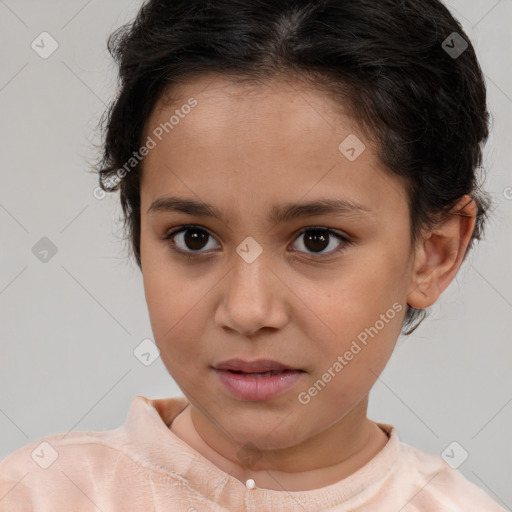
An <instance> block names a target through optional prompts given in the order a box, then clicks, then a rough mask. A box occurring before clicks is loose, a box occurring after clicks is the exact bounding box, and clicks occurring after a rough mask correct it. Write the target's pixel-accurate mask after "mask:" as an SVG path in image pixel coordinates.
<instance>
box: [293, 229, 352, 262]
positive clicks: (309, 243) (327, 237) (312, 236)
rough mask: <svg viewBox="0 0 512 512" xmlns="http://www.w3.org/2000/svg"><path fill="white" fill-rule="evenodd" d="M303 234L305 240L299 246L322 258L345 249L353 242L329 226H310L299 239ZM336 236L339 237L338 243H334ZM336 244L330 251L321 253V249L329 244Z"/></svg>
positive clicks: (315, 256)
mask: <svg viewBox="0 0 512 512" xmlns="http://www.w3.org/2000/svg"><path fill="white" fill-rule="evenodd" d="M303 235H306V236H305V237H304V241H303V242H301V243H300V244H299V246H303V247H305V248H306V249H307V250H311V251H313V252H312V253H309V254H311V255H313V257H314V258H322V257H325V255H326V254H328V255H329V254H334V253H338V252H341V251H343V250H344V249H346V247H347V246H348V245H349V244H350V243H352V242H351V240H350V239H349V238H347V237H346V236H343V235H342V234H341V233H338V232H336V231H333V230H332V229H329V228H323V227H309V228H305V229H303V230H302V231H301V232H300V233H299V236H298V238H297V240H299V239H300V238H301V237H302V236H303ZM333 237H335V238H337V239H338V242H339V243H338V245H337V246H336V244H335V243H334V244H333V243H332V238H333ZM333 245H334V246H335V247H334V249H332V250H330V251H326V253H322V254H320V251H323V250H324V249H326V248H328V247H329V246H330V247H332V246H333Z"/></svg>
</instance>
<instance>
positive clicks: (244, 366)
mask: <svg viewBox="0 0 512 512" xmlns="http://www.w3.org/2000/svg"><path fill="white" fill-rule="evenodd" d="M109 49H110V51H111V53H112V54H113V55H114V57H115V58H116V59H117V62H118V63H119V69H120V80H121V88H120V92H119V95H118V97H117V99H116V100H115V102H114V104H113V105H112V108H111V109H110V110H109V111H108V116H107V125H106V134H105V141H104V154H103V158H102V161H101V164H100V166H99V167H100V169H99V172H100V178H101V179H100V185H101V187H102V189H103V190H106V191H110V190H120V197H121V204H122V207H123V211H124V214H125V220H126V226H127V228H128V233H129V236H130V240H131V244H132V247H133V251H134V255H135V258H136V261H137V263H138V265H139V267H140V269H141V271H142V275H143V279H144V290H145V295H146V299H147V304H148V310H149V315H150V319H151V325H152V329H153V334H154V338H155V342H156V345H157V346H158V349H159V350H160V355H161V357H162V360H163V362H164V364H165V366H166V367H167V369H168V370H169V372H170V374H171V375H172V377H173V378H174V379H175V381H176V382H177V384H178V386H179V387H180V389H181V390H182V391H183V394H184V395H185V397H186V398H178V397H172V398H168V399H158V400H150V399H148V398H146V397H142V396H138V397H136V398H135V399H134V401H133V403H132V407H131V409H130V412H129V415H128V417H127V420H126V422H125V424H124V425H122V426H121V427H119V428H118V429H116V430H112V431H105V432H72V433H70V434H69V435H66V436H65V437H63V436H58V435H55V436H47V437H45V438H44V439H42V440H39V441H37V442H35V443H32V444H30V445H27V446H26V447H24V448H22V449H21V450H18V451H16V452H15V453H13V454H11V455H10V456H9V457H7V458H6V459H5V460H4V461H3V462H2V464H1V466H0V470H1V473H0V474H1V479H0V510H2V511H7V510H8V511H13V510H37V511H50V510H52V511H53V510H64V509H65V510H82V511H85V510H91V511H92V510H103V511H107V510H109V511H110V510H111V511H114V510H119V511H128V510H134V511H135V510H140V511H148V510H159V511H160V510H162V511H163V510H169V511H189V512H192V511H221V510H229V511H249V510H253V511H262V510H276V511H277V510H280V511H316V510H329V511H356V510H357V511H368V512H369V511H399V510H400V511H402V510H403V511H406V512H407V511H434V510H435V511H452V512H454V511H457V510H464V511H470V510H475V511H476V510H478V511H482V510H486V511H496V512H497V511H502V510H503V509H502V508H501V507H500V506H498V504H496V503H495V502H494V501H493V500H492V499H491V498H490V497H489V496H488V495H487V494H486V493H485V492H484V491H483V490H482V489H480V488H478V487H477V486H476V485H474V484H473V483H471V482H469V481H468V480H467V479H465V478H464V477H463V476H462V474H461V473H460V472H459V471H458V470H457V469H454V466H455V465H454V464H453V463H452V464H450V463H449V462H450V458H451V459H454V458H460V456H461V454H460V451H459V448H458V447H457V446H453V447H451V451H450V452H449V454H448V455H447V456H446V457H445V458H441V457H438V456H433V455H429V454H426V453H423V452H421V451H419V450H418V449H415V448H414V447H412V446H409V445H407V444H405V443H402V442H401V441H400V440H399V438H398V434H397V432H396V429H395V428H394V427H393V426H392V425H387V424H383V423H376V422H374V421H371V420H370V419H369V418H367V406H368V396H369V392H370V390H371V388H372V386H373V384H374V383H375V381H376V379H377V378H378V376H379V374H380V373H381V372H382V371H383V369H384V367H385V365H386V363H387V361H388V360H389V358H390V356H391V354H392V352H393V349H394V347H395V344H396V342H397V338H398V336H399V335H400V333H401V332H402V331H403V332H404V333H405V334H409V333H410V332H412V331H413V330H414V328H415V327H416V326H417V325H418V322H419V321H421V319H422V315H423V313H424V310H426V308H428V307H429V306H431V305H432V304H434V303H435V302H436V301H437V299H438V298H439V296H440V294H441V293H442V292H443V291H444V290H445V289H446V288H447V286H448V285H449V284H450V282H451V281H452V280H453V278H454V277H455V275H456V273H457V271H458V269H459V267H460V265H461V263H462V261H463V260H464V258H465V257H466V255H467V253H468V251H469V250H470V249H471V246H472V243H473V241H474V240H475V239H480V237H481V235H482V230H483V224H484V219H485V216H486V213H487V209H488V207H489V201H488V198H487V196H486V194H485V193H484V192H482V191H480V190H478V188H477V186H476V182H477V177H476V174H475V170H476V168H477V167H478V166H479V165H480V163H481V148H480V143H481V142H483V141H485V139H486V138H487V135H488V126H487V121H488V114H487V109H486V93H485V87H484V83H483V80H482V74H481V71H480V68H479V65H478V63H477V60H476V57H475V53H474V49H473V47H472V45H471V43H470V42H469V40H468V38H467V36H466V34H465V33H464V32H463V30H462V28H461V26H460V25H459V24H458V23H457V22H456V21H455V20H454V19H453V18H452V16H451V15H450V13H449V12H448V10H447V9H446V8H445V7H444V6H443V5H442V4H441V3H440V2H438V1H437V0H405V1H404V0H384V1H381V2H373V1H371V0H354V1H350V2H348V1H345V0H280V1H279V2H278V1H273V0H251V1H248V0H209V1H202V2H198V1H197V2H196V1H190V0H172V1H171V0H149V1H148V2H147V3H146V4H145V5H143V7H142V8H141V10H140V12H139V14H138V16H137V18H136V19H135V21H134V22H133V23H132V24H130V25H127V26H125V27H123V28H122V29H120V30H119V31H117V32H116V33H114V34H113V37H112V38H111V39H110V41H109Z"/></svg>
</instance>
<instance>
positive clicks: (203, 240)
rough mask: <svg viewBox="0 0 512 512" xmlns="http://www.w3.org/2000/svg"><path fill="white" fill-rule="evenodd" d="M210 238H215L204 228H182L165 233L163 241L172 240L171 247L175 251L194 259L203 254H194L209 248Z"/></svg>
mask: <svg viewBox="0 0 512 512" xmlns="http://www.w3.org/2000/svg"><path fill="white" fill-rule="evenodd" d="M208 238H213V237H212V236H211V235H210V234H209V233H208V231H206V230H205V229H203V228H200V227H198V226H181V227H180V228H178V229H175V230H171V231H168V232H167V233H165V235H164V236H163V238H162V240H170V243H169V246H170V248H171V249H172V250H173V251H175V252H178V253H180V254H184V255H186V256H188V257H189V258H194V257H195V256H200V255H201V253H199V254H194V253H197V252H198V251H199V250H200V249H204V248H205V247H208V243H207V241H208ZM188 249H190V251H191V252H189V251H188ZM210 249H211V247H210Z"/></svg>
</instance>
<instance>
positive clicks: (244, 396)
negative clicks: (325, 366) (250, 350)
mask: <svg viewBox="0 0 512 512" xmlns="http://www.w3.org/2000/svg"><path fill="white" fill-rule="evenodd" d="M212 368H213V369H214V370H215V373H216V374H217V376H218V378H219V380H220V382H221V383H222V384H223V385H224V388H225V389H226V391H228V392H229V394H230V395H232V396H234V397H236V398H238V399H241V400H245V401H264V400H270V399H272V398H276V397H277V396H279V395H281V394H283V393H285V392H286V391H288V390H290V389H291V388H292V387H293V386H294V385H295V384H296V382H297V381H298V380H299V379H300V378H301V377H302V376H303V374H305V373H306V372H305V371H304V370H301V369H297V368H290V367H287V366H286V365H283V364H282V363H279V362H277V361H270V360H259V361H252V362H249V361H242V360H240V359H236V360H235V359H231V360H229V361H225V362H224V363H220V364H217V365H215V366H213V367H212Z"/></svg>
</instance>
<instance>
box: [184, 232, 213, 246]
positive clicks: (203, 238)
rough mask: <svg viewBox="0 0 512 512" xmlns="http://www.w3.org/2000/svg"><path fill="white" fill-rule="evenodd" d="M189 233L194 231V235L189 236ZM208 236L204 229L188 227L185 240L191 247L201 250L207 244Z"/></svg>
mask: <svg viewBox="0 0 512 512" xmlns="http://www.w3.org/2000/svg"><path fill="white" fill-rule="evenodd" d="M187 233H192V235H188V236H187ZM208 236H209V235H208V234H207V233H205V232H204V231H200V230H198V229H196V230H193V229H188V230H187V231H186V232H185V241H186V244H187V246H188V248H189V249H192V250H199V249H202V248H203V247H204V246H205V245H206V242H207V237H208Z"/></svg>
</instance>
